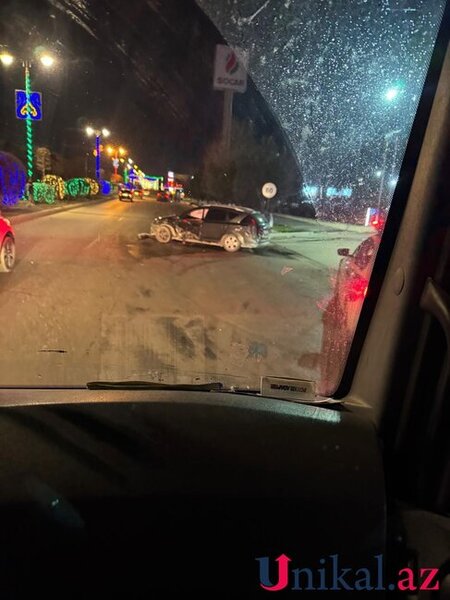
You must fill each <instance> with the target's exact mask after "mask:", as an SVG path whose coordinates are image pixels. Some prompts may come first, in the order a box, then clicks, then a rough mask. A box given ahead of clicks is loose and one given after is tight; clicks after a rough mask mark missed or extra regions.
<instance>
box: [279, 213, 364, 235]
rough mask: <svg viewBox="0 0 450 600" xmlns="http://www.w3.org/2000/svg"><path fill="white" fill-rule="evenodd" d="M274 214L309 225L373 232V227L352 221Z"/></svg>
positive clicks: (357, 231)
mask: <svg viewBox="0 0 450 600" xmlns="http://www.w3.org/2000/svg"><path fill="white" fill-rule="evenodd" d="M273 216H274V217H280V218H282V219H289V220H291V221H294V222H300V223H308V224H309V225H310V224H311V223H317V225H320V226H322V227H327V228H328V229H334V230H335V231H337V230H341V231H354V232H356V233H366V232H367V233H368V234H370V233H372V232H373V227H366V226H365V225H351V224H350V223H335V222H332V221H319V220H317V219H306V218H304V217H295V216H293V215H284V214H282V213H274V214H273Z"/></svg>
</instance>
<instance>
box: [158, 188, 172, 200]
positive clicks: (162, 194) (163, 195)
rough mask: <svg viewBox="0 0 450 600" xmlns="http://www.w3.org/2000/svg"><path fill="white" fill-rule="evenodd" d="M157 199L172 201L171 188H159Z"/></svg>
mask: <svg viewBox="0 0 450 600" xmlns="http://www.w3.org/2000/svg"><path fill="white" fill-rule="evenodd" d="M156 199H157V200H158V202H170V200H171V198H170V192H169V190H159V192H158V193H157V194H156Z"/></svg>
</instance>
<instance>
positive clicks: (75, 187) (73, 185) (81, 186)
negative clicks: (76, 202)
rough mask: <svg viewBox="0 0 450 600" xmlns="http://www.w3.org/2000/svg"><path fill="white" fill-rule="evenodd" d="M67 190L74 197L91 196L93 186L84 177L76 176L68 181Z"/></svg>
mask: <svg viewBox="0 0 450 600" xmlns="http://www.w3.org/2000/svg"><path fill="white" fill-rule="evenodd" d="M66 191H67V193H68V194H69V196H72V197H73V198H75V197H77V196H89V194H90V191H91V186H90V185H89V183H88V182H87V180H86V179H84V178H83V177H74V178H73V179H69V181H66Z"/></svg>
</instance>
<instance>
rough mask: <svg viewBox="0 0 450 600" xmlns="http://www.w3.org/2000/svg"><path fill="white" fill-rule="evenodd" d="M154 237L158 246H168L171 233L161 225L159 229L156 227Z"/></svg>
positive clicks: (165, 226)
mask: <svg viewBox="0 0 450 600" xmlns="http://www.w3.org/2000/svg"><path fill="white" fill-rule="evenodd" d="M155 237H156V239H157V240H158V242H160V244H168V243H169V242H170V240H171V239H172V232H171V231H170V229H169V228H168V227H167V225H161V227H158V229H157V230H156V234H155Z"/></svg>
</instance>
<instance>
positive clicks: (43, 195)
mask: <svg viewBox="0 0 450 600" xmlns="http://www.w3.org/2000/svg"><path fill="white" fill-rule="evenodd" d="M33 199H34V201H35V202H36V203H42V202H45V203H46V204H53V203H54V202H55V201H56V190H55V188H54V187H53V186H52V185H49V184H48V183H41V182H35V183H33Z"/></svg>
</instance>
